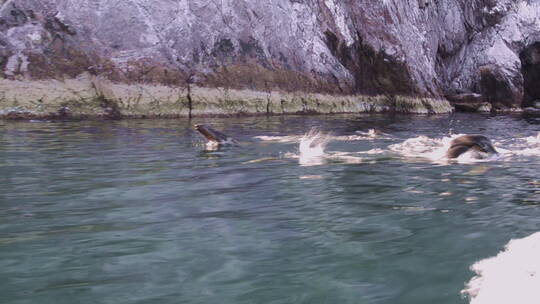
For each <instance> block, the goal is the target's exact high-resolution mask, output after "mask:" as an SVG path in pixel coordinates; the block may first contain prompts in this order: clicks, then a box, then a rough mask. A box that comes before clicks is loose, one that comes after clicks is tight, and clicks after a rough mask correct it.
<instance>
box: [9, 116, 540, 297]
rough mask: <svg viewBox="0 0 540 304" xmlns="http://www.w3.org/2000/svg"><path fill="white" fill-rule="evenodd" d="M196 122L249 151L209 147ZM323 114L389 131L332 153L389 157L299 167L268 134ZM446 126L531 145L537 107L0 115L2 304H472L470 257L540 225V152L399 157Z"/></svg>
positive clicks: (286, 144) (341, 144) (348, 131)
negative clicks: (466, 295) (59, 117)
mask: <svg viewBox="0 0 540 304" xmlns="http://www.w3.org/2000/svg"><path fill="white" fill-rule="evenodd" d="M194 123H211V124H212V125H213V126H214V127H215V128H216V129H218V130H223V131H224V132H225V133H227V134H229V135H230V136H232V137H235V138H236V139H237V140H238V141H239V142H240V143H241V146H239V147H230V148H226V149H223V150H221V151H215V152H211V151H204V145H203V143H202V141H201V140H200V138H199V137H198V135H197V134H195V133H194V132H193V131H191V130H190V129H189V126H190V125H191V124H194ZM313 126H318V127H319V128H320V129H321V130H323V131H326V132H332V134H333V135H335V136H349V135H355V134H358V133H357V131H363V132H365V131H368V130H369V129H372V128H373V129H377V130H378V131H380V132H383V133H385V136H381V137H376V138H372V139H366V140H350V141H347V140H335V141H332V142H330V143H329V144H328V146H327V150H328V151H334V152H335V151H340V152H350V153H354V152H356V151H368V150H373V149H378V150H373V151H381V152H380V153H372V154H366V155H363V156H362V161H361V162H360V163H348V162H346V161H340V160H339V159H331V160H328V161H325V162H323V163H322V164H320V165H316V166H301V165H300V164H299V160H298V159H297V158H296V157H295V156H294V155H296V154H297V153H298V142H297V141H294V140H290V141H285V140H284V141H263V140H260V139H258V138H256V136H290V135H302V134H304V133H305V132H307V131H309V130H310V128H311V127H313ZM450 130H451V131H452V132H454V133H481V134H485V135H487V136H489V137H491V138H492V139H493V140H494V141H495V142H498V143H499V144H498V147H499V146H500V147H504V148H505V149H509V150H515V151H518V150H523V149H524V148H523V145H521V146H520V145H519V143H518V141H519V140H520V139H524V138H528V137H534V136H536V134H537V133H538V132H539V131H540V119H534V118H529V119H525V118H520V117H512V116H494V117H492V116H480V115H464V114H460V115H457V114H456V115H452V116H389V115H386V116H385V115H363V116H360V115H335V116H281V117H253V118H223V119H215V118H214V119H209V118H208V119H196V120H193V121H187V120H133V121H85V122H0V281H1V282H2V283H1V284H0V303H3V304H22V303H55V304H60V303H70V304H72V303H111V304H113V303H114V304H120V303H415V304H416V303H438V304H441V303H466V302H467V301H466V299H463V298H462V297H461V295H460V290H461V289H463V287H464V284H465V282H467V281H468V280H469V279H470V278H471V277H472V276H473V273H472V272H471V271H470V270H469V266H470V265H471V264H472V263H474V262H475V261H477V260H480V259H484V258H487V257H489V256H492V255H495V254H497V253H498V252H499V251H500V250H501V249H502V248H503V246H504V245H505V244H506V243H507V242H508V241H509V240H510V239H511V238H517V237H524V236H527V235H529V234H531V233H533V232H536V231H539V230H540V220H539V219H540V176H539V174H538V172H539V169H540V163H539V159H540V157H539V154H536V155H535V153H529V154H525V155H517V156H512V157H507V158H504V159H501V160H497V161H490V162H482V163H472V164H439V163H434V162H432V161H429V160H423V159H419V158H411V157H408V156H405V155H400V154H399V153H394V152H389V148H388V147H389V146H390V145H393V144H399V143H403V142H404V141H405V140H407V139H410V138H415V137H418V136H420V135H424V136H427V137H429V138H441V137H443V136H446V135H448V133H449V131H450ZM535 147H536V146H534V144H531V145H530V146H528V148H533V149H534V148H535Z"/></svg>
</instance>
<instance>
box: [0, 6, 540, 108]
mask: <svg viewBox="0 0 540 304" xmlns="http://www.w3.org/2000/svg"><path fill="white" fill-rule="evenodd" d="M538 81H540V3H538V2H536V1H527V0H448V1H435V0H411V1H406V2H404V1H399V0H388V1H369V0H360V1H355V2H351V3H345V2H343V1H337V0H305V1H296V0H294V1H293V0H276V1H271V2H265V1H255V0H234V1H233V0H227V1H218V2H212V1H210V2H208V1H202V0H180V1H170V0H159V1H153V0H133V1H129V2H117V1H105V0H102V1H95V0H80V1H76V2H74V1H69V0H39V1H37V0H0V118H7V119H28V118H43V117H51V118H90V117H102V118H112V119H114V118H123V117H178V116H190V115H192V116H197V115H236V114H249V115H259V114H288V113H351V112H353V113H354V112H385V111H394V112H402V113H447V112H451V111H453V110H454V106H455V107H456V109H457V110H466V111H490V110H494V111H506V110H516V109H520V108H534V107H535V106H536V104H537V103H538V102H537V101H538V100H540V90H539V89H538V86H537V85H536V84H537V83H538Z"/></svg>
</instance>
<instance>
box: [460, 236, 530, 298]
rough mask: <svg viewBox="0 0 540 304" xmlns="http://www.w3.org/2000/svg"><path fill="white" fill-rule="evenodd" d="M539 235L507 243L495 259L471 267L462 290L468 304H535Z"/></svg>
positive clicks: (482, 261)
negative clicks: (470, 275)
mask: <svg viewBox="0 0 540 304" xmlns="http://www.w3.org/2000/svg"><path fill="white" fill-rule="evenodd" d="M539 257H540V232H537V233H535V234H532V235H530V236H528V237H526V238H523V239H517V240H512V241H510V242H509V243H508V244H507V245H506V247H505V249H504V250H503V251H502V252H500V253H499V254H498V255H497V256H495V257H492V258H488V259H485V260H481V261H479V262H476V263H475V264H474V265H472V266H471V270H472V271H474V272H475V273H476V276H475V277H473V278H472V279H471V280H470V281H469V282H468V283H467V285H466V287H465V289H463V290H462V294H464V295H467V296H468V297H469V298H470V303H471V304H497V303H520V304H533V303H534V304H536V303H538V301H539V299H540V288H539V287H540V259H539Z"/></svg>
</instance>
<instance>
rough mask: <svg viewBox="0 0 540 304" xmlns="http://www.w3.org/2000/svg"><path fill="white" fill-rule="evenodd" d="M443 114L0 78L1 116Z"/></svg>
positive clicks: (287, 96) (414, 102)
mask: <svg viewBox="0 0 540 304" xmlns="http://www.w3.org/2000/svg"><path fill="white" fill-rule="evenodd" d="M388 111H395V112H399V113H416V114H429V113H434V114H437V113H448V112H452V111H453V107H452V106H451V105H450V104H449V103H448V101H446V100H445V99H431V98H414V97H406V96H385V95H379V96H363V95H347V96H337V95H326V94H311V93H302V92H295V93H290V92H281V91H269V92H261V91H251V90H235V89H226V88H203V87H193V86H192V87H170V86H164V85H155V84H123V83H114V82H111V81H109V80H105V79H101V78H99V77H94V76H91V75H88V74H83V75H80V76H79V77H77V78H75V79H68V80H64V81H58V80H32V81H28V80H9V79H0V118H4V119H36V118H142V117H184V116H190V115H191V116H206V115H208V116H211V115H238V114H245V115H261V114H263V115H264V114H297V113H308V114H309V113H319V114H331V113H362V112H388Z"/></svg>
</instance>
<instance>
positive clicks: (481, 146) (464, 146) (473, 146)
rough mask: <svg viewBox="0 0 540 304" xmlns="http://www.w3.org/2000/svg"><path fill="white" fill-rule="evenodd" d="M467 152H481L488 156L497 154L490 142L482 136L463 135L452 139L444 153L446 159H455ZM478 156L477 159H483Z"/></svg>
mask: <svg viewBox="0 0 540 304" xmlns="http://www.w3.org/2000/svg"><path fill="white" fill-rule="evenodd" d="M468 151H476V152H482V153H486V154H488V155H492V154H498V153H497V150H495V147H493V144H492V143H491V140H489V138H487V137H485V136H484V135H463V136H459V137H456V138H454V139H453V140H452V142H450V148H448V151H446V157H448V158H457V157H459V156H460V155H461V154H463V153H465V152H468ZM478 156H479V158H484V157H482V155H481V154H479V155H478Z"/></svg>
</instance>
